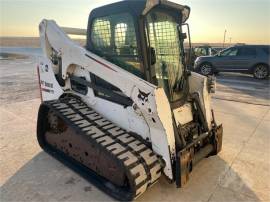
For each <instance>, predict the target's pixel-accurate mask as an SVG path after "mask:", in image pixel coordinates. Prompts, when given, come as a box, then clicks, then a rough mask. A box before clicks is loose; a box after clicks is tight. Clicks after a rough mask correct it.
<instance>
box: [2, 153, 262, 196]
mask: <svg viewBox="0 0 270 202" xmlns="http://www.w3.org/2000/svg"><path fill="white" fill-rule="evenodd" d="M15 190H16V191H15ZM137 200H138V201H232V200H234V201H259V199H258V198H257V196H256V194H255V193H254V192H253V191H252V190H251V189H250V188H249V186H248V185H247V184H245V183H244V182H243V180H242V179H241V178H240V177H239V176H238V174H237V173H235V172H234V171H233V170H232V169H231V168H230V167H229V165H228V164H227V163H226V162H225V161H224V160H223V159H221V158H220V157H219V156H214V157H210V158H207V159H205V160H203V161H201V162H200V163H199V164H198V165H197V166H196V167H195V169H194V171H193V173H192V174H191V176H190V181H189V182H188V184H187V185H186V186H184V187H183V188H181V189H176V187H175V185H174V184H168V182H167V181H166V180H165V179H164V178H161V180H160V181H159V182H158V183H156V184H155V185H154V186H153V187H151V188H150V189H149V190H148V191H147V192H146V193H144V194H143V195H142V196H141V197H139V198H138V199H137ZM1 201H113V199H112V198H110V197H109V196H107V195H105V194H104V193H102V192H101V191H99V190H98V189H97V188H96V187H94V186H92V185H91V184H90V183H89V182H87V181H85V180H84V179H83V178H81V177H80V176H78V175H77V174H75V173H73V172H72V171H71V170H69V169H68V168H67V167H65V166H64V165H62V164H61V163H59V162H58V161H56V160H55V159H53V158H52V157H50V156H49V155H47V154H46V153H45V152H40V153H39V154H37V155H36V156H35V157H34V158H33V159H31V160H30V161H29V162H28V163H26V164H25V165H24V166H23V167H22V168H21V169H19V170H18V172H16V173H15V174H14V175H13V176H12V177H11V178H9V179H8V180H7V181H6V182H5V184H4V185H3V186H2V187H1Z"/></svg>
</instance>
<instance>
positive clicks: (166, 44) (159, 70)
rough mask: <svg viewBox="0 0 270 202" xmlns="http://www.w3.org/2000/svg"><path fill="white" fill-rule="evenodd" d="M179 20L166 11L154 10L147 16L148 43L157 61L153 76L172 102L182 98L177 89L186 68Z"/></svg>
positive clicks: (152, 72) (153, 68)
mask: <svg viewBox="0 0 270 202" xmlns="http://www.w3.org/2000/svg"><path fill="white" fill-rule="evenodd" d="M178 21H179V22H180V19H179V20H176V19H175V18H174V17H172V16H171V15H170V14H167V13H165V12H161V11H152V12H151V13H150V14H148V16H147V26H146V31H147V33H148V43H149V46H150V49H152V50H154V51H155V57H156V63H155V64H154V65H153V66H152V68H151V74H152V77H153V79H154V80H155V81H156V84H157V85H158V86H159V87H162V88H164V90H165V92H166V94H167V96H168V98H169V100H170V101H172V102H174V101H177V100H179V99H180V98H181V93H180V92H179V91H176V90H175V89H177V88H176V85H177V84H178V83H179V81H180V79H181V77H182V75H183V70H184V67H183V63H182V56H183V55H182V51H181V50H182V48H181V44H180V38H179V31H181V30H179V23H178ZM151 55H152V54H151Z"/></svg>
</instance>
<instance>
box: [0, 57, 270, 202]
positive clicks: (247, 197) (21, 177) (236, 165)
mask: <svg viewBox="0 0 270 202" xmlns="http://www.w3.org/2000/svg"><path fill="white" fill-rule="evenodd" d="M35 66H36V65H35V60H34V59H20V60H13V61H0V73H1V74H0V92H1V93H0V96H1V107H0V119H1V120H0V131H1V132H0V185H1V192H0V194H1V195H0V200H1V201H112V200H113V199H111V198H110V197H108V196H107V195H105V194H104V193H102V192H100V191H99V190H98V189H97V188H96V187H94V186H93V185H91V183H89V182H87V181H85V180H84V179H83V178H81V177H80V176H78V175H77V174H75V173H74V172H72V171H71V170H69V169H68V168H66V167H65V166H63V165H62V164H61V163H59V162H58V161H56V160H54V159H53V158H51V157H50V156H48V155H47V154H46V153H44V152H43V151H41V149H40V148H39V146H38V144H37V141H36V137H35V135H36V116H37V109H38V106H39V103H40V100H39V98H38V96H39V92H38V86H37V77H36V67H35ZM234 77H235V76H234V75H229V76H228V75H221V76H220V77H219V78H218V79H219V81H218V91H217V95H216V98H217V99H213V106H214V108H215V113H216V118H217V120H218V122H220V123H223V125H224V139H223V149H222V152H221V153H220V154H219V155H218V156H214V157H210V158H208V159H204V160H203V161H201V162H200V163H199V164H198V165H197V166H196V167H195V169H194V171H193V173H192V174H191V176H190V181H189V183H188V184H187V185H186V186H185V187H184V188H182V189H176V188H175V185H169V184H168V183H167V182H166V181H165V179H163V178H162V179H161V180H160V181H159V182H158V183H157V184H156V185H154V186H153V187H152V188H151V189H150V190H149V191H148V192H147V193H145V194H144V195H142V196H141V197H140V198H139V199H138V201H245V202H246V201H270V181H269V179H270V137H269V134H270V124H269V123H270V106H269V100H268V96H269V81H264V83H259V84H257V86H256V87H258V85H259V89H261V90H262V91H258V92H256V91H255V90H254V92H253V90H252V89H253V88H254V81H253V80H252V78H249V77H243V79H242V81H241V79H239V77H238V76H236V79H234ZM241 78H242V77H241ZM222 80H223V81H222ZM228 80H229V81H231V80H233V81H232V82H228ZM239 80H240V81H239ZM226 82H227V83H226ZM237 82H238V83H237ZM243 82H244V83H243ZM243 86H245V88H243ZM223 92H225V93H226V96H225V95H224V96H222V95H223ZM252 92H253V93H252ZM258 93H259V94H258ZM267 93H268V94H267ZM223 98H224V99H225V100H224V99H223ZM256 99H257V100H256ZM231 100H234V101H231ZM248 103H249V104H248ZM251 103H253V104H251Z"/></svg>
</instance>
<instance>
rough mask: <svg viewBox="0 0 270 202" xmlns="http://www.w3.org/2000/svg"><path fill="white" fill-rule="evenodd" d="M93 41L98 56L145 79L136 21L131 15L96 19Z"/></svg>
mask: <svg viewBox="0 0 270 202" xmlns="http://www.w3.org/2000/svg"><path fill="white" fill-rule="evenodd" d="M91 41H92V44H93V46H94V47H93V48H94V52H95V53H96V54H98V55H100V56H102V57H105V58H106V59H107V60H109V61H111V62H112V63H114V64H116V65H118V66H120V67H122V68H123V69H125V70H127V71H129V72H131V73H132V74H135V75H137V76H139V77H141V78H142V77H143V71H142V68H141V64H140V59H139V55H138V47H137V39H136V32H135V26H134V20H133V17H132V16H131V15H130V14H128V13H121V14H115V15H109V16H105V17H100V18H96V19H94V21H93V24H92V32H91Z"/></svg>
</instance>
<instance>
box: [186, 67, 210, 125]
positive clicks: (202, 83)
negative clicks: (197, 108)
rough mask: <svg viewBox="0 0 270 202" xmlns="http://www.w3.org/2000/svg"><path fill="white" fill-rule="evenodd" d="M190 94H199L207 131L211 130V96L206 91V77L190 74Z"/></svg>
mask: <svg viewBox="0 0 270 202" xmlns="http://www.w3.org/2000/svg"><path fill="white" fill-rule="evenodd" d="M189 88H190V93H195V92H197V93H199V96H200V102H201V106H202V107H203V113H204V115H205V117H206V121H207V125H208V128H209V130H210V129H211V122H212V113H211V95H210V94H209V93H208V90H207V77H205V76H202V75H200V74H197V73H195V72H191V76H190V77H189Z"/></svg>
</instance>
